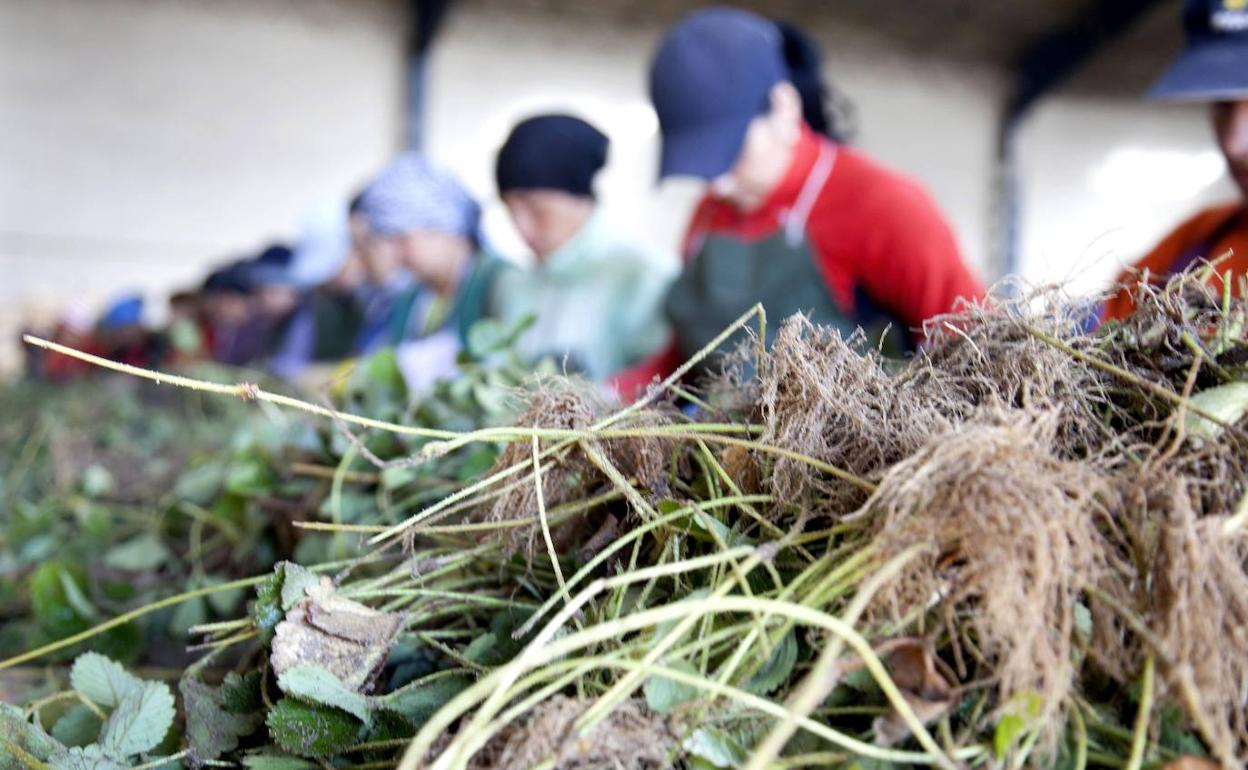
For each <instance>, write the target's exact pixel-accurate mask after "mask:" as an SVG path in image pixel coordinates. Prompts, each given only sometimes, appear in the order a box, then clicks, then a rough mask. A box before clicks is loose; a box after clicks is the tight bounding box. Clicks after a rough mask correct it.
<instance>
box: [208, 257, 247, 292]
mask: <svg viewBox="0 0 1248 770" xmlns="http://www.w3.org/2000/svg"><path fill="white" fill-rule="evenodd" d="M246 265H247V262H246V261H245V260H238V261H237V262H231V263H230V264H228V265H224V266H222V267H220V268H218V269H216V270H213V271H212V272H211V273H209V274H208V277H207V278H205V279H204V285H203V287H202V288H201V289H200V290H201V291H202V292H203V293H205V294H249V293H251V289H252V285H251V282H250V281H249V280H248V278H247V274H246V272H247V271H246Z"/></svg>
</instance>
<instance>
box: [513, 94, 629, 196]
mask: <svg viewBox="0 0 1248 770" xmlns="http://www.w3.org/2000/svg"><path fill="white" fill-rule="evenodd" d="M607 146H608V140H607V137H606V136H604V135H603V134H602V132H601V131H599V130H598V129H596V128H594V127H593V126H591V125H589V124H588V123H586V122H585V121H583V120H581V119H580V118H574V117H572V116H571V115H538V116H537V117H534V118H529V119H528V120H525V121H522V122H520V123H518V124H517V125H516V127H515V128H513V129H512V130H511V135H510V136H508V137H507V141H506V142H505V143H504V144H503V147H502V149H501V150H499V151H498V163H497V165H496V166H495V175H496V177H497V179H498V192H499V194H500V195H504V196H505V195H506V194H507V193H508V192H510V191H512V190H561V191H563V192H566V193H569V194H571V195H576V196H580V197H584V198H593V197H594V176H595V175H596V174H597V173H598V170H599V169H601V168H602V167H603V165H605V164H606V162H607Z"/></svg>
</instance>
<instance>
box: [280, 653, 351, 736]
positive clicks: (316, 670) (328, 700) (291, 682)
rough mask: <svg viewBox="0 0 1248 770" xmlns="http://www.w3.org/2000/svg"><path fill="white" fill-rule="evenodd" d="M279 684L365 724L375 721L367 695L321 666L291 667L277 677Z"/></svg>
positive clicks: (284, 690) (297, 694)
mask: <svg viewBox="0 0 1248 770" xmlns="http://www.w3.org/2000/svg"><path fill="white" fill-rule="evenodd" d="M277 686H278V687H280V688H281V689H282V692H284V693H286V694H287V695H293V696H295V697H297V698H301V699H303V700H306V701H308V702H310V703H318V704H321V705H324V706H333V707H335V708H338V709H341V710H343V711H345V712H347V713H348V714H351V715H353V716H355V717H356V718H357V719H359V720H360V721H361V722H363V723H364V724H365V725H369V724H371V723H372V721H373V707H372V704H371V703H370V702H369V700H368V698H366V697H364V696H363V695H361V694H359V693H358V692H356V691H355V690H352V689H350V688H348V687H347V686H346V685H345V684H343V683H342V680H341V679H339V678H338V677H336V676H334V675H333V674H332V673H330V672H329V671H326V670H325V669H323V668H321V667H320V666H312V665H302V666H294V667H292V668H289V669H287V670H285V671H283V672H282V674H281V676H279V677H278V678H277Z"/></svg>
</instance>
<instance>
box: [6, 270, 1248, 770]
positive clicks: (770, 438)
mask: <svg viewBox="0 0 1248 770" xmlns="http://www.w3.org/2000/svg"><path fill="white" fill-rule="evenodd" d="M1201 278H1202V276H1200V275H1196V276H1190V277H1183V278H1179V279H1175V280H1174V281H1172V282H1170V283H1169V284H1168V285H1166V286H1164V287H1158V286H1150V285H1143V284H1142V285H1140V286H1138V287H1137V288H1136V290H1135V291H1136V294H1137V307H1138V309H1137V311H1136V312H1135V314H1134V315H1133V316H1132V317H1131V318H1129V319H1127V320H1126V321H1124V322H1121V323H1111V324H1106V325H1104V326H1102V327H1101V328H1099V329H1098V330H1096V331H1088V330H1087V326H1088V324H1087V323H1086V318H1085V317H1084V316H1083V314H1082V313H1081V312H1080V311H1079V308H1081V307H1082V306H1083V305H1082V303H1075V302H1071V301H1069V300H1067V299H1064V298H1063V297H1061V296H1060V295H1058V294H1057V293H1054V292H1042V293H1038V294H1033V295H1030V296H1027V297H1024V298H1023V299H1018V300H1005V299H998V300H996V301H994V302H993V303H992V304H991V305H988V306H984V307H969V308H966V309H964V310H963V311H961V312H958V313H956V314H953V315H950V316H947V317H943V318H940V319H937V320H936V321H934V322H932V323H931V324H930V325H929V328H928V329H927V333H928V339H929V341H930V343H929V345H928V347H927V348H926V349H925V350H923V351H922V352H921V353H919V354H917V355H916V356H914V357H913V358H911V359H909V360H906V361H903V362H898V361H888V360H885V359H884V358H882V357H881V356H880V354H879V353H878V352H877V351H876V349H875V347H874V346H873V345H872V344H871V342H870V341H869V340H867V339H866V338H865V337H863V336H862V335H858V336H855V337H852V338H850V339H843V338H842V337H841V336H840V335H839V334H838V333H837V332H836V331H833V330H829V329H823V328H818V327H814V326H812V325H810V324H809V323H807V322H806V321H805V320H804V319H802V318H800V317H795V318H791V319H788V320H785V321H784V322H783V324H782V326H781V328H780V330H779V333H778V334H777V336H776V341H775V343H774V346H773V347H772V349H770V350H768V351H764V352H759V351H757V350H756V348H754V347H753V346H751V345H749V344H747V345H745V346H744V347H742V348H741V350H740V352H738V353H735V354H731V355H721V356H719V358H718V361H719V363H720V364H721V365H720V366H717V367H715V368H716V369H717V370H722V373H721V374H719V375H717V376H715V377H713V378H711V379H709V380H707V381H706V382H703V383H701V384H700V386H699V387H698V388H696V389H693V388H690V387H688V386H686V385H682V384H680V382H679V380H677V379H675V378H673V379H671V380H669V381H667V382H665V383H662V384H656V385H655V386H654V387H652V388H651V390H650V392H649V393H648V394H647V396H646V397H645V398H644V399H642V400H641V401H639V402H637V403H635V404H633V405H631V406H629V407H625V408H620V407H618V406H615V405H612V404H611V403H609V402H608V401H606V400H605V399H604V398H603V397H602V396H601V395H600V393H599V392H598V391H597V390H595V389H593V388H591V387H589V386H587V385H583V384H578V383H576V382H572V381H567V380H562V379H552V378H544V379H540V380H538V381H535V382H533V381H531V382H530V383H529V388H530V390H529V391H528V395H527V396H525V397H524V399H523V400H524V408H523V410H522V411H521V412H519V416H518V417H517V418H516V419H515V420H514V425H511V426H509V427H498V426H497V424H496V425H494V426H486V427H475V428H474V429H471V430H467V431H463V432H461V431H458V430H455V431H447V432H444V433H439V434H428V433H425V434H421V435H420V436H419V437H418V438H413V437H412V431H413V430H415V429H416V428H417V427H418V426H419V425H420V422H419V418H418V416H417V415H416V414H415V413H413V412H412V411H410V410H403V409H400V410H398V411H397V412H396V411H392V412H389V413H387V412H384V411H382V412H378V413H377V414H370V413H369V412H368V411H367V410H368V409H370V408H374V407H375V406H376V403H373V404H366V403H363V402H362V401H360V400H358V399H357V400H356V401H355V403H354V405H353V406H354V408H355V409H356V411H355V412H354V413H353V414H347V413H346V412H348V411H350V410H349V409H348V407H349V406H352V405H351V404H349V403H347V402H345V401H342V402H340V403H339V406H340V407H341V410H342V411H334V412H332V413H331V415H330V418H329V420H328V422H329V423H330V424H331V426H332V428H331V433H329V434H325V433H322V435H333V436H340V437H341V436H344V435H348V434H350V435H349V436H348V438H347V443H346V444H345V445H344V447H345V448H343V449H342V451H341V452H339V453H338V454H337V457H338V461H337V464H336V465H334V466H332V468H331V469H330V472H331V474H332V482H331V484H330V489H329V490H328V492H325V490H323V489H322V490H321V491H320V492H321V494H327V496H326V497H325V498H324V500H334V499H337V500H339V502H338V503H336V504H335V503H330V510H340V511H341V510H343V508H342V502H341V501H342V499H343V496H344V495H345V494H346V492H347V491H348V490H349V491H350V492H351V493H352V494H356V495H361V496H368V497H369V499H372V500H377V501H383V500H386V496H387V494H389V492H388V487H387V484H388V479H390V478H391V477H395V476H396V474H404V475H403V476H402V478H404V479H406V481H405V483H414V482H412V481H411V479H412V478H415V476H411V474H415V475H416V476H419V474H422V473H425V474H428V475H426V476H424V478H425V480H426V482H425V483H429V484H433V482H432V481H430V479H435V478H437V477H438V474H449V477H444V480H445V481H447V482H448V485H446V486H440V487H439V486H437V485H436V484H434V486H435V487H436V491H433V492H430V494H429V496H428V497H427V498H420V500H421V502H420V503H418V504H417V503H413V504H411V505H410V506H408V507H403V506H402V505H401V504H395V503H394V502H393V501H390V502H387V503H378V506H377V507H378V510H379V511H381V512H382V513H381V515H380V516H377V517H374V518H369V519H367V520H352V519H349V518H348V517H346V516H330V517H328V521H324V520H323V521H320V522H310V523H305V525H304V528H305V529H306V528H307V527H308V526H314V527H315V528H316V529H317V530H318V531H323V532H325V533H327V535H328V536H330V537H331V538H332V542H334V543H336V544H337V545H338V547H339V550H337V551H334V552H332V553H326V554H324V556H325V557H326V558H329V559H332V561H322V560H317V559H307V558H294V559H287V560H284V561H280V562H278V563H277V565H276V566H275V567H274V569H272V570H271V571H269V572H267V574H265V575H263V576H260V577H257V578H255V587H254V591H253V592H252V593H251V594H250V597H249V599H248V601H247V605H246V611H245V613H240V614H239V615H238V616H237V617H234V618H228V619H226V618H223V619H216V620H212V621H208V622H203V623H198V624H196V625H195V626H194V627H193V628H192V629H191V630H190V638H189V639H188V640H187V644H188V645H190V646H191V647H192V648H193V649H194V650H196V651H198V653H199V655H200V657H198V658H197V659H196V660H195V662H194V663H193V664H191V665H190V666H188V667H186V668H184V669H182V670H180V671H176V672H174V673H172V674H170V673H168V672H167V671H161V670H157V671H150V672H149V671H146V670H140V669H133V668H131V669H126V668H123V667H122V666H120V665H119V664H118V663H116V662H115V661H114V660H111V659H110V658H109V657H106V656H105V655H101V654H98V653H87V654H84V655H81V656H79V657H78V658H77V659H76V660H75V661H74V662H73V664H72V667H69V668H68V669H64V668H53V669H44V670H43V671H44V674H43V675H44V676H45V678H46V683H44V684H41V685H40V687H41V689H39V690H38V692H33V691H32V694H31V697H29V698H27V699H26V701H27V702H26V703H25V708H24V709H21V708H17V707H11V708H6V709H5V710H3V711H0V748H2V747H7V749H8V755H7V756H8V757H9V758H7V759H4V760H0V770H8V769H9V768H44V767H47V768H52V769H53V770H70V769H73V770H76V769H77V768H93V769H95V770H116V769H117V768H128V767H136V766H141V767H144V768H156V767H170V768H173V767H178V766H182V767H195V768H197V767H205V766H214V767H246V768H253V769H258V770H295V769H297V768H344V769H345V768H359V769H361V770H362V769H363V768H395V767H397V768H400V769H401V770H414V769H415V768H438V769H439V770H450V769H451V768H471V769H473V770H495V769H498V768H577V769H580V768H637V769H640V768H667V767H679V768H699V769H704V768H729V767H731V768H748V769H749V770H760V769H761V768H798V767H844V768H862V769H863V770H866V769H868V768H890V767H896V768H901V767H929V766H935V767H940V768H1024V767H1027V768H1084V767H1127V768H1132V769H1135V768H1160V767H1165V768H1171V769H1173V770H1179V769H1182V768H1187V769H1189V770H1190V768H1212V767H1225V768H1239V767H1243V766H1244V764H1245V762H1246V761H1248V473H1246V472H1245V471H1246V466H1248V433H1246V431H1248V420H1246V419H1245V411H1246V410H1248V341H1246V340H1245V333H1244V332H1245V328H1246V327H1245V323H1246V322H1248V301H1245V300H1239V299H1236V298H1233V297H1232V296H1230V294H1225V295H1224V294H1221V293H1215V292H1214V291H1213V290H1212V289H1210V288H1209V287H1208V286H1207V285H1206V284H1205V283H1203V282H1202V281H1201ZM754 321H758V322H759V324H760V325H761V324H762V323H763V319H762V317H761V313H759V312H756V313H755V314H753V315H752V316H747V317H746V318H743V319H741V321H739V322H738V324H737V325H736V326H735V327H733V328H730V329H729V330H726V332H725V334H724V335H723V337H722V338H721V340H719V341H720V342H722V341H723V340H727V339H729V338H730V337H731V336H732V335H733V334H734V333H739V332H740V331H741V330H742V329H744V328H746V327H747V326H748V325H750V324H752V323H753V322H754ZM760 336H761V335H760ZM707 355H711V354H709V353H708V354H707ZM700 358H703V357H700ZM695 363H699V364H705V363H707V362H706V361H704V360H699V361H695ZM461 387H462V386H461ZM247 393H248V396H249V398H252V399H257V398H258V400H260V401H261V402H264V401H265V399H267V398H268V394H267V393H266V392H264V391H257V390H256V389H254V388H253V389H250V390H248V391H247ZM296 406H298V405H297V404H296ZM304 407H305V408H307V409H312V410H314V411H315V410H316V406H315V405H304ZM370 417H372V418H375V419H374V420H373V421H371V422H370V421H368V419H367V418H370ZM321 429H322V430H325V427H324V425H322V427H321ZM351 431H354V433H351ZM417 432H419V430H417ZM500 447H501V448H502V449H501V451H499V450H500ZM484 449H488V450H489V456H488V458H489V460H490V461H491V464H490V465H489V466H488V467H486V466H485V462H484V461H485V459H486V455H485V454H481V455H480V456H478V454H477V452H478V451H482V450H484ZM379 450H384V451H379ZM361 458H363V459H364V460H365V461H367V462H368V463H370V464H372V465H374V466H380V467H374V468H373V469H372V470H371V471H367V472H361V471H358V470H357V465H356V464H355V463H356V462H357V461H359V460H360V459H361ZM448 458H459V459H458V461H457V462H458V464H457V465H453V466H443V465H442V464H443V463H446V462H447V461H448ZM465 458H473V459H471V460H469V459H465ZM451 467H453V468H454V469H455V472H454V473H450V471H449V470H448V468H451ZM452 482H453V483H452ZM309 494H315V493H311V492H310V493H309ZM335 505H337V506H338V508H334V506H335ZM215 590H216V589H215V588H214V587H213V586H207V587H202V588H198V589H195V590H193V591H191V592H188V593H184V594H182V595H179V596H171V597H169V598H167V599H166V600H165V603H164V604H163V605H162V606H159V607H157V606H155V605H150V606H148V607H139V608H135V609H134V610H133V613H132V614H133V615H135V616H136V617H137V616H138V615H143V614H144V613H154V612H157V611H164V610H165V609H167V608H168V607H171V606H174V605H176V604H177V603H179V602H182V601H193V600H196V599H201V598H205V599H206V598H209V597H212V596H214V595H215V594H214V591H215ZM110 628H111V627H110V626H109V624H108V623H104V624H102V625H100V626H96V627H95V628H94V629H91V630H89V631H87V632H86V636H90V635H91V634H93V633H95V632H97V631H101V630H103V631H107V630H109V629H110ZM80 636H82V635H80ZM93 638H98V637H93ZM70 641H71V643H72V642H80V641H82V639H81V638H79V639H71V640H70ZM64 649H66V645H60V646H58V645H55V644H53V645H46V646H44V647H43V648H41V649H35V650H31V651H30V652H28V653H27V654H25V655H22V656H19V657H17V658H12V659H10V660H8V661H5V662H0V667H3V668H10V667H11V666H13V665H14V664H17V663H21V664H23V665H27V666H29V665H34V664H37V662H38V661H39V660H42V659H43V656H47V655H55V654H56V653H57V652H62V651H63V650H64ZM174 680H176V681H174Z"/></svg>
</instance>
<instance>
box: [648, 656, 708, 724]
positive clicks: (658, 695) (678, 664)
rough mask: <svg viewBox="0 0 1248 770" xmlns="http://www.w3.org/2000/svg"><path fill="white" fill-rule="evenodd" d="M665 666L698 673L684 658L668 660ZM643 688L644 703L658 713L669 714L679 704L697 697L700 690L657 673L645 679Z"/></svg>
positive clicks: (694, 673)
mask: <svg viewBox="0 0 1248 770" xmlns="http://www.w3.org/2000/svg"><path fill="white" fill-rule="evenodd" d="M665 666H666V667H667V668H670V669H672V670H674V671H681V672H684V673H687V674H693V675H697V674H698V673H699V672H698V670H697V669H696V668H694V666H693V664H692V663H689V662H688V661H684V660H673V661H668V662H667V663H666V664H665ZM643 689H644V692H645V695H646V705H647V706H649V707H650V708H651V709H653V710H654V711H657V712H658V713H660V714H670V713H671V712H672V710H673V709H675V708H676V707H677V706H679V705H680V704H682V703H687V702H689V701H691V700H693V699H695V698H697V697H698V693H700V692H701V690H699V689H698V688H697V687H694V686H693V685H691V684H687V683H685V682H683V681H677V680H675V679H669V678H667V677H665V676H662V675H658V674H656V675H655V676H652V677H650V678H649V679H647V680H646V685H645V687H644V688H643Z"/></svg>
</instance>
